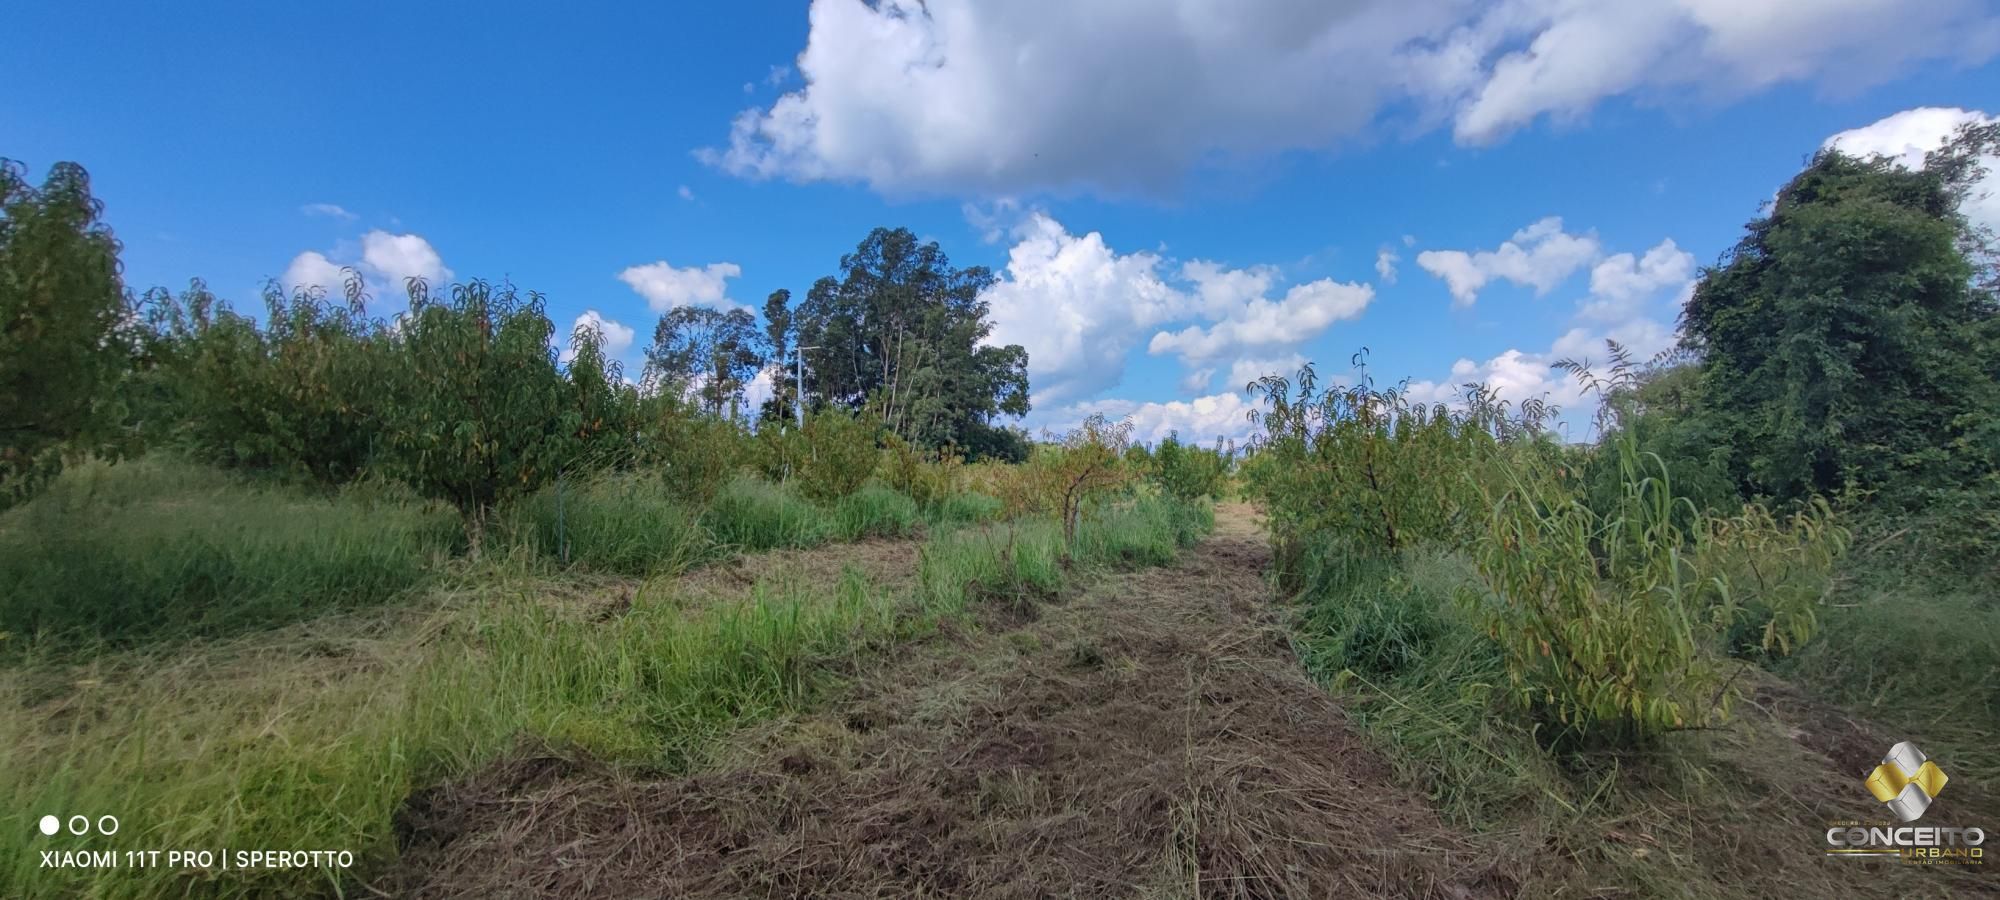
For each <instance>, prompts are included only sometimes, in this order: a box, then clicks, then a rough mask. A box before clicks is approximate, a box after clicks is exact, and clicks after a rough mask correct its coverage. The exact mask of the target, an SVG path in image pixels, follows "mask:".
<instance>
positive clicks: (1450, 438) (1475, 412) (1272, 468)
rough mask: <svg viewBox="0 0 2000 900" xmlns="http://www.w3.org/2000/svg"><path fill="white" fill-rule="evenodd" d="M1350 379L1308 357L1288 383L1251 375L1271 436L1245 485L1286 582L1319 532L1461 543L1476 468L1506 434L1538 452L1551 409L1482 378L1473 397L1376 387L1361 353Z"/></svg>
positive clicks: (1477, 496)
mask: <svg viewBox="0 0 2000 900" xmlns="http://www.w3.org/2000/svg"><path fill="white" fill-rule="evenodd" d="M1356 371H1357V378H1356V379H1355V383H1354V385H1353V386H1351V387H1339V386H1336V387H1332V388H1329V389H1325V390H1322V389H1320V388H1319V385H1318V374H1317V373H1316V372H1315V371H1314V369H1313V367H1312V365H1311V364H1310V363H1308V364H1307V365H1306V366H1305V367H1303V368H1301V369H1300V370H1299V373H1298V376H1297V390H1298V394H1297V396H1296V397H1294V396H1293V395H1292V390H1293V384H1292V382H1291V381H1288V380H1287V379H1285V378H1283V377H1281V376H1275V375H1273V376H1267V377H1265V378H1263V379H1261V380H1259V381H1257V382H1256V383H1255V384H1253V385H1252V387H1253V389H1254V390H1256V391H1257V392H1259V393H1261V394H1262V395H1263V397H1264V399H1265V401H1266V402H1267V403H1268V405H1269V407H1268V409H1267V410H1265V411H1264V412H1263V413H1262V414H1261V415H1260V417H1259V422H1260V423H1261V424H1262V425H1263V426H1264V429H1265V437H1264V438H1263V440H1262V441H1261V443H1260V444H1259V445H1258V446H1256V447H1255V448H1254V450H1253V454H1252V460H1251V462H1250V463H1248V464H1246V465H1245V467H1244V474H1245V477H1246V479H1247V481H1248V489H1249V491H1250V493H1251V494H1252V495H1253V496H1255V497H1257V498H1258V499H1260V500H1262V501H1263V502H1264V503H1265V506H1266V509H1267V510H1268V511H1269V514H1270V516H1271V529H1272V535H1273V543H1274V545H1275V547H1276V548H1277V551H1278V559H1277V565H1278V570H1279V574H1280V577H1281V579H1283V580H1284V582H1285V584H1286V586H1287V587H1291V588H1294V589H1295V588H1296V587H1297V581H1296V575H1295V572H1296V570H1297V568H1298V567H1299V565H1300V564H1301V563H1302V561H1303V556H1302V554H1303V551H1304V549H1305V548H1306V547H1308V546H1310V545H1311V541H1312V536H1313V535H1317V534H1322V533H1326V534H1338V535H1341V536H1342V537H1343V539H1344V540H1345V542H1346V546H1348V547H1349V548H1351V549H1352V550H1354V551H1356V552H1363V553H1385V554H1394V553H1396V552H1397V551H1399V550H1401V549H1403V548H1406V547H1418V546H1423V545H1425V544H1427V543H1441V544H1444V545H1446V546H1461V545H1463V544H1465V543H1467V542H1468V541H1469V540H1471V537H1472V535H1473V533H1474V531H1475V529H1476V528H1477V524H1478V520H1479V518H1480V517H1481V515H1482V511H1483V510H1484V509H1485V500H1484V498H1483V496H1482V494H1481V488H1480V484H1481V479H1483V478H1490V477H1492V476H1491V471H1492V469H1493V467H1494V466H1495V465H1497V464H1500V463H1501V462H1502V457H1503V453H1502V444H1501V441H1502V440H1503V439H1512V440H1515V443H1517V444H1519V445H1522V446H1521V447H1519V448H1517V449H1515V450H1513V451H1512V452H1511V453H1510V454H1506V455H1514V456H1521V455H1530V456H1531V455H1534V453H1535V452H1537V451H1541V450H1543V449H1544V448H1545V447H1546V445H1545V444H1544V443H1543V442H1541V440H1540V438H1541V435H1542V423H1543V422H1544V421H1545V420H1546V419H1547V418H1548V417H1549V416H1550V415H1552V414H1553V412H1554V411H1553V410H1552V409H1549V408H1548V407H1546V406H1544V405H1543V404H1541V403H1539V402H1530V403H1526V404H1523V406H1522V409H1521V410H1520V412H1519V414H1518V415H1510V411H1509V409H1508V407H1507V406H1506V404H1504V403H1500V402H1498V401H1496V400H1495V399H1494V398H1493V397H1492V396H1491V395H1490V394H1489V393H1486V392H1484V390H1483V389H1482V388H1480V387H1479V386H1476V385H1475V386H1471V387H1472V390H1471V391H1470V392H1469V393H1468V394H1467V397H1466V399H1467V408H1466V409H1465V410H1464V411H1462V412H1454V411H1452V410H1450V409H1447V408H1446V407H1444V406H1443V405H1437V406H1431V407H1426V406H1424V405H1421V404H1413V403H1411V402H1409V400H1408V398H1407V397H1406V396H1405V395H1404V394H1403V393H1402V391H1400V390H1398V389H1394V388H1391V389H1388V390H1376V389H1375V387H1374V383H1373V381H1372V380H1371V379H1370V378H1369V376H1368V373H1367V370H1366V369H1365V368H1364V367H1362V366H1361V364H1360V357H1359V356H1357V357H1356Z"/></svg>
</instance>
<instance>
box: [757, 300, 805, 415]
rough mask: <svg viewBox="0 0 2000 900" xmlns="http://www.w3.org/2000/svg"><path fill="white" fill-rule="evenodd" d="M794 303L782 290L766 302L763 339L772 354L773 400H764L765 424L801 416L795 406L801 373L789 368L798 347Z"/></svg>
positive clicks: (762, 412) (770, 365)
mask: <svg viewBox="0 0 2000 900" xmlns="http://www.w3.org/2000/svg"><path fill="white" fill-rule="evenodd" d="M791 303H792V292H791V291H788V290H784V289H782V288H780V289H778V290H775V291H772V292H771V296H769V297H766V298H765V299H764V340H765V346H766V347H768V348H770V351H771V359H770V363H769V367H770V368H771V370H772V376H771V397H770V399H768V400H765V401H764V408H763V409H762V410H761V411H760V412H759V414H758V418H759V419H760V420H762V421H766V422H788V421H791V420H792V418H793V417H794V416H796V415H797V414H798V410H797V408H796V406H795V398H796V397H797V396H798V394H797V390H798V373H797V372H796V371H795V370H794V369H793V368H792V366H791V365H790V360H791V358H792V348H793V347H794V346H796V345H795V344H793V343H792V336H793V334H794V331H793V328H792V309H791Z"/></svg>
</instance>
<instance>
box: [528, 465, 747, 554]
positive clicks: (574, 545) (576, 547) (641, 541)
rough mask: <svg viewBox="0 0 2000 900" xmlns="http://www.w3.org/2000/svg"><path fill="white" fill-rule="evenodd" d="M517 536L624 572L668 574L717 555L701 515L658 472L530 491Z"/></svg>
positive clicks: (544, 549) (542, 549)
mask: <svg viewBox="0 0 2000 900" xmlns="http://www.w3.org/2000/svg"><path fill="white" fill-rule="evenodd" d="M511 520H512V521H511V525H512V530H513V532H514V533H515V539H516V540H519V541H525V542H528V543H529V544H530V545H531V546H532V548H533V549H534V550H535V552H536V553H538V554H539V555H541V556H543V557H546V558H548V559H553V560H556V561H558V562H559V563H562V564H567V565H579V566H584V567H586V568H590V569H595V570H597V571H602V572H612V573H617V574H621V575H636V576H646V575H666V574H673V573H677V572H680V571H683V570H685V569H687V568H689V567H691V566H694V565H695V564H697V563H699V562H702V561H703V560H706V559H708V558H710V557H711V556H713V555H715V549H716V548H715V547H714V546H713V545H712V542H711V540H710V538H709V535H708V532H707V531H705V530H703V529H702V528H701V525H700V522H699V519H698V517H697V516H696V515H695V514H693V513H691V512H690V511H689V510H688V508H687V506H686V505H685V504H684V503H682V502H681V501H680V500H678V499H677V497H676V495H675V493H674V490H673V488H672V486H671V485H669V484H668V483H667V482H666V480H665V479H663V478H662V477H660V476H659V475H657V474H653V473H616V474H607V475H601V476H596V477H589V478H581V479H564V480H561V481H558V482H557V483H556V484H554V485H551V486H550V487H547V488H543V489H542V490H541V491H539V492H537V493H535V494H534V495H533V496H530V497H528V498H525V499H524V500H523V501H521V502H520V503H519V504H518V505H517V506H516V507H515V508H514V509H513V510H512V516H511Z"/></svg>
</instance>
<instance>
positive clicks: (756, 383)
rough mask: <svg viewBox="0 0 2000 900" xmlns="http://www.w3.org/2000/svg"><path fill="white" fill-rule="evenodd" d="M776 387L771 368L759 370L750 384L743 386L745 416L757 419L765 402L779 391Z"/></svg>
mask: <svg viewBox="0 0 2000 900" xmlns="http://www.w3.org/2000/svg"><path fill="white" fill-rule="evenodd" d="M776 385H777V382H776V380H775V378H774V377H773V372H772V370H771V368H770V367H768V366H767V367H765V368H762V369H758V370H757V374H756V375H753V376H751V378H750V383H749V384H746V385H744V386H743V407H742V409H743V412H744V415H745V416H747V417H749V418H751V419H755V418H756V417H757V410H759V409H762V408H763V407H764V401H766V400H769V399H771V395H772V394H773V393H774V392H775V391H776V390H777V387H776Z"/></svg>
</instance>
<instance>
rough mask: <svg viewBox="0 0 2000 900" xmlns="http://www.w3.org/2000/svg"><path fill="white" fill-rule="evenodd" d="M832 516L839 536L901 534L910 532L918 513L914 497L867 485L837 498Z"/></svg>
mask: <svg viewBox="0 0 2000 900" xmlns="http://www.w3.org/2000/svg"><path fill="white" fill-rule="evenodd" d="M833 518H834V522H835V523H836V524H835V527H836V528H837V529H838V531H839V533H840V536H841V538H842V539H843V540H850V541H853V540H860V539H862V538H871V537H903V536H904V535H908V534H910V533H912V532H914V531H915V530H916V528H917V523H918V522H919V521H920V520H921V519H922V516H921V515H920V514H919V513H918V511H917V501H915V500H912V499H910V498H909V496H908V495H906V494H903V493H900V492H898V491H896V490H894V489H892V488H887V487H882V486H880V485H869V486H868V487H864V488H862V489H861V490H859V491H856V492H854V493H852V494H849V495H847V496H845V497H842V498H840V502H839V504H837V505H836V506H835V507H834V512H833Z"/></svg>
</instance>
